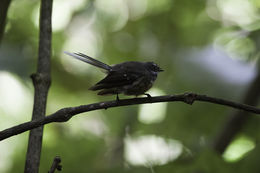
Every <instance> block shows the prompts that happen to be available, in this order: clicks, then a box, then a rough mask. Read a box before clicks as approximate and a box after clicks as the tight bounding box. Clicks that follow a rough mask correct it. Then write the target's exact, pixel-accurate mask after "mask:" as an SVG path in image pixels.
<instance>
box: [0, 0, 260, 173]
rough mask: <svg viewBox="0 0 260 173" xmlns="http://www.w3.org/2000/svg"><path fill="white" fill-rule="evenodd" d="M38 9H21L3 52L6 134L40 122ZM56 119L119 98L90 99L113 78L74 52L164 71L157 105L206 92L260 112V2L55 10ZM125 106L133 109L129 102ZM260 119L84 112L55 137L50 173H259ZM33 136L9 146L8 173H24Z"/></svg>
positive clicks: (150, 2) (166, 108)
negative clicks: (58, 167)
mask: <svg viewBox="0 0 260 173" xmlns="http://www.w3.org/2000/svg"><path fill="white" fill-rule="evenodd" d="M39 6H40V3H39V1H36V0H30V1H28V0H19V1H17V0H13V1H12V2H11V5H10V7H9V11H8V19H7V24H6V28H5V33H4V36H3V39H2V43H1V48H0V117H1V123H0V130H4V129H6V128H8V127H11V126H13V125H17V124H19V123H22V122H25V121H29V120H30V119H31V113H32V105H33V93H34V89H33V85H32V81H31V79H30V77H29V76H30V74H32V73H34V72H35V71H36V63H37V52H38V32H39V26H38V18H39ZM52 19H53V21H52V24H53V42H52V49H53V50H52V52H53V57H52V69H51V70H52V72H51V75H52V85H51V88H50V90H49V96H48V105H47V115H48V114H51V113H53V112H55V111H56V110H58V109H61V108H64V107H70V106H78V105H83V104H90V103H94V102H99V101H107V100H112V99H115V97H114V96H103V97H102V96H97V95H96V93H95V92H92V91H89V90H88V88H89V87H90V86H92V85H93V84H95V83H96V82H98V81H99V80H100V79H102V78H103V77H104V76H105V75H104V73H102V72H101V71H100V70H99V69H96V68H95V67H92V66H90V65H88V64H85V63H83V62H80V61H77V60H75V59H73V58H71V57H69V56H67V55H65V54H64V53H63V51H70V52H82V53H85V54H87V55H89V56H92V57H95V58H97V59H99V60H101V61H103V62H105V63H108V64H116V63H120V62H123V61H132V60H134V61H154V62H156V63H157V64H159V65H160V67H162V68H163V69H164V72H163V73H160V74H159V77H158V79H157V80H156V82H155V84H154V87H153V88H152V89H151V90H150V91H149V93H150V94H151V95H152V96H157V95H164V94H180V93H184V92H196V93H199V94H206V95H209V96H215V97H220V98H225V99H229V100H233V101H237V102H245V103H248V104H251V105H255V106H258V107H259V104H258V102H257V101H258V100H259V97H260V89H259V87H260V74H259V70H258V69H259V65H260V63H258V62H259V56H260V52H259V47H260V32H259V29H260V1H259V0H193V1H190V0H160V1H159V0H109V1H107V0H73V1H72V0H54V4H53V18H52ZM120 98H129V97H126V96H120ZM259 139H260V118H259V116H258V115H249V114H247V113H246V112H236V111H235V110H233V109H231V108H228V107H224V106H220V105H214V104H209V103H201V102H195V103H194V104H193V105H192V106H189V105H186V104H184V103H178V102H173V103H158V104H152V105H151V104H147V105H136V106H127V107H118V108H111V109H108V110H98V111H92V112H88V113H83V114H80V115H77V116H75V117H73V118H72V119H71V120H70V121H68V122H66V123H60V124H59V123H52V124H49V125H46V126H45V127H44V136H43V148H42V156H41V163H40V172H47V171H48V170H49V168H50V166H51V163H52V160H53V158H54V157H55V156H56V155H59V156H60V157H61V159H62V162H61V164H62V166H63V170H62V172H64V173H65V172H66V173H71V172H77V173H83V172H84V173H85V172H111V173H112V172H113V173H115V172H119V173H122V172H134V173H138V172H140V173H146V172H147V173H157V172H158V173H159V172H160V173H164V172H165V173H168V172H177V173H180V172H181V173H190V172H192V173H206V172H211V173H214V172H223V173H224V172H228V173H230V172H236V173H240V172H241V173H242V172H243V173H244V172H251V173H254V172H260V167H259V162H260V145H259ZM27 140H28V132H26V133H23V134H20V135H18V136H13V137H11V138H8V139H6V140H4V141H1V142H0V172H6V173H16V172H17V173H18V172H22V171H23V169H24V164H25V155H26V149H27Z"/></svg>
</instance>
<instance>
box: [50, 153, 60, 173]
mask: <svg viewBox="0 0 260 173" xmlns="http://www.w3.org/2000/svg"><path fill="white" fill-rule="evenodd" d="M60 162H61V158H60V157H59V156H56V157H55V158H54V159H53V162H52V165H51V169H50V171H49V172H48V173H54V172H55V170H56V169H57V170H58V171H61V168H62V166H61V165H60Z"/></svg>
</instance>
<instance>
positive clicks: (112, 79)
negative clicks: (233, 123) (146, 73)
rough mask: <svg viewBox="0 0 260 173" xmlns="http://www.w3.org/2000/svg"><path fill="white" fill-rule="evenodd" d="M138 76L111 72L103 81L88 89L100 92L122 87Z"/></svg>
mask: <svg viewBox="0 0 260 173" xmlns="http://www.w3.org/2000/svg"><path fill="white" fill-rule="evenodd" d="M139 76H140V75H138V74H137V73H122V72H118V71H111V72H110V73H109V74H108V75H107V76H106V77H105V78H104V79H102V80H101V81H99V82H98V83H97V84H95V85H94V86H92V87H91V88H89V89H90V90H101V89H109V88H115V87H122V86H124V85H130V84H132V83H133V82H134V81H136V80H137V79H138V77H139Z"/></svg>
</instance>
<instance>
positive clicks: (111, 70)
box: [64, 52, 163, 100]
mask: <svg viewBox="0 0 260 173" xmlns="http://www.w3.org/2000/svg"><path fill="white" fill-rule="evenodd" d="M64 53H65V54H67V55H70V56H72V57H74V58H76V59H79V60H81V61H84V62H86V63H88V64H91V65H93V66H96V67H99V68H101V69H104V70H105V72H106V74H107V76H106V77H105V78H104V79H102V80H101V81H99V82H98V83H96V84H95V85H94V86H92V87H90V88H89V89H90V90H94V91H95V90H100V91H99V92H98V95H106V94H116V95H117V100H118V99H119V98H118V94H121V93H122V94H125V95H135V96H138V95H143V94H145V95H147V96H149V97H150V95H149V94H147V93H145V92H146V91H147V90H149V89H150V88H151V87H152V85H153V82H154V81H155V80H156V78H157V74H158V73H159V72H161V71H163V70H162V69H161V68H160V67H159V66H158V65H157V64H155V63H153V62H138V61H127V62H123V63H120V64H116V65H112V66H110V65H107V64H105V63H103V62H101V61H98V60H96V59H94V58H91V57H89V56H87V55H85V54H82V53H70V52H64Z"/></svg>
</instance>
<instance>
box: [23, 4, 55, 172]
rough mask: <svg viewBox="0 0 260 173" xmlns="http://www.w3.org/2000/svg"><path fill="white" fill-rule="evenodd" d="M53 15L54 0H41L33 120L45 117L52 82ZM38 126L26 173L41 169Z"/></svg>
mask: <svg viewBox="0 0 260 173" xmlns="http://www.w3.org/2000/svg"><path fill="white" fill-rule="evenodd" d="M51 15H52V0H41V9H40V34H39V51H38V64H37V73H35V74H32V75H31V78H32V81H33V85H34V89H35V93H34V105H33V114H32V121H35V120H38V119H41V118H44V117H45V111H46V102H47V96H48V91H49V87H50V83H51V75H50V68H51V67H50V58H51V34H52V29H51ZM37 127H38V128H35V129H33V130H31V131H30V135H29V142H28V148H27V154H26V163H25V169H24V172H25V173H31V172H35V173H37V172H38V171H39V165H40V157H41V148H42V135H43V126H37Z"/></svg>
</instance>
